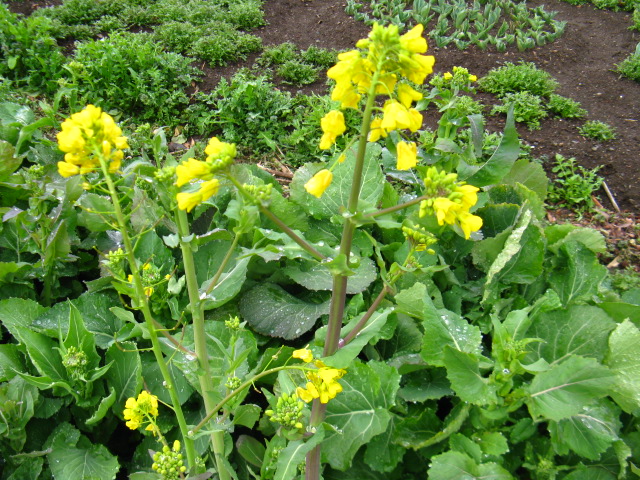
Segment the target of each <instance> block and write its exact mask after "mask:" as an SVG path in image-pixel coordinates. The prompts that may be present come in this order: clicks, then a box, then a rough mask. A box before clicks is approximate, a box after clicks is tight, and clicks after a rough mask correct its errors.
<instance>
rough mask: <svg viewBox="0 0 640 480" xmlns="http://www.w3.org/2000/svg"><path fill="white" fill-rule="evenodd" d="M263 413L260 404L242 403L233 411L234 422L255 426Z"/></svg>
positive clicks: (249, 426)
mask: <svg viewBox="0 0 640 480" xmlns="http://www.w3.org/2000/svg"><path fill="white" fill-rule="evenodd" d="M261 413H262V409H261V408H260V407H259V406H258V405H248V404H243V405H240V406H238V407H236V408H235V410H234V411H233V424H234V425H242V426H243V427H247V428H253V426H254V425H255V423H256V422H257V421H258V419H259V418H260V414H261Z"/></svg>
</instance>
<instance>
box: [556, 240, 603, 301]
mask: <svg viewBox="0 0 640 480" xmlns="http://www.w3.org/2000/svg"><path fill="white" fill-rule="evenodd" d="M559 259H560V261H561V263H560V265H559V267H558V268H556V269H555V270H554V271H553V272H552V273H551V274H550V275H549V284H550V285H551V287H552V288H553V289H554V290H555V291H556V292H558V295H559V296H560V299H561V300H562V303H563V304H564V305H568V304H570V303H578V302H583V301H586V300H590V299H591V298H592V297H593V295H595V294H596V293H597V291H598V286H599V285H600V283H601V282H602V280H604V278H605V277H606V276H607V267H605V266H604V265H601V264H600V262H599V261H598V258H597V257H596V255H595V254H594V253H593V252H592V251H591V250H589V249H587V247H585V246H584V245H583V244H582V243H578V242H568V243H564V244H563V245H562V246H561V247H560V251H559Z"/></svg>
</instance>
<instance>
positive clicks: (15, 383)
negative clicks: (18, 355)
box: [0, 376, 39, 452]
mask: <svg viewBox="0 0 640 480" xmlns="http://www.w3.org/2000/svg"><path fill="white" fill-rule="evenodd" d="M38 397H39V393H38V390H37V388H36V387H35V386H33V385H30V384H29V383H28V382H27V381H26V380H25V379H23V378H21V377H20V376H16V377H14V378H13V379H11V380H10V381H9V382H7V383H1V384H0V412H2V411H3V410H4V408H6V407H9V408H10V415H11V416H10V417H9V419H10V421H9V422H7V421H6V420H4V421H0V435H1V436H2V437H3V439H4V440H6V441H7V442H8V443H9V444H10V445H11V447H12V448H13V449H14V450H15V451H16V452H20V451H22V447H23V446H24V443H25V441H26V440H27V432H26V430H25V428H26V426H27V424H28V423H29V420H31V418H32V417H33V416H34V409H35V405H36V401H37V399H38ZM5 402H9V403H8V404H6V403H5ZM0 418H6V417H0ZM3 427H6V429H4V428H3Z"/></svg>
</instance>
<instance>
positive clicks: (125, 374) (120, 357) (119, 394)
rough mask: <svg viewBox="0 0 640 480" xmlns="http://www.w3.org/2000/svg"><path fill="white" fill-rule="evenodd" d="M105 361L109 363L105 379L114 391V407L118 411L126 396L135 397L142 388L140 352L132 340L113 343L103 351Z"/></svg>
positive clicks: (121, 407)
mask: <svg viewBox="0 0 640 480" xmlns="http://www.w3.org/2000/svg"><path fill="white" fill-rule="evenodd" d="M105 362H106V363H111V368H110V369H109V371H108V372H107V373H106V374H105V379H106V380H107V383H108V384H109V386H110V387H113V388H114V389H115V391H116V398H115V401H114V404H115V407H114V408H115V409H116V410H117V411H119V410H122V409H123V408H124V404H125V402H126V401H127V398H129V397H135V396H136V395H137V393H138V392H139V391H140V389H141V388H142V363H141V361H140V353H138V350H137V347H136V344H135V343H133V342H122V343H120V344H113V345H111V346H110V347H109V348H108V349H107V351H106V353H105Z"/></svg>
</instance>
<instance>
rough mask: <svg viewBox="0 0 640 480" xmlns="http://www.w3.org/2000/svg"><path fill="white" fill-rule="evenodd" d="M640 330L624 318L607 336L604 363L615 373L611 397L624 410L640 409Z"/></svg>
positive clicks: (633, 410) (634, 410)
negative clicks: (606, 351) (607, 345)
mask: <svg viewBox="0 0 640 480" xmlns="http://www.w3.org/2000/svg"><path fill="white" fill-rule="evenodd" d="M638 345H640V330H639V329H638V327H636V326H635V325H634V324H633V323H632V322H630V321H629V320H625V321H624V322H622V323H621V324H620V325H618V326H617V327H616V329H615V330H614V331H613V332H612V333H611V336H610V337H609V352H608V354H607V358H606V364H607V365H608V366H609V368H610V369H611V371H612V372H613V374H614V375H615V378H616V382H615V384H614V385H613V386H612V388H611V392H610V395H611V398H613V399H614V400H615V401H616V402H617V403H618V405H620V407H622V409H623V410H624V411H625V412H629V413H631V412H636V411H638V410H639V409H640V349H639V348H638Z"/></svg>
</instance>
